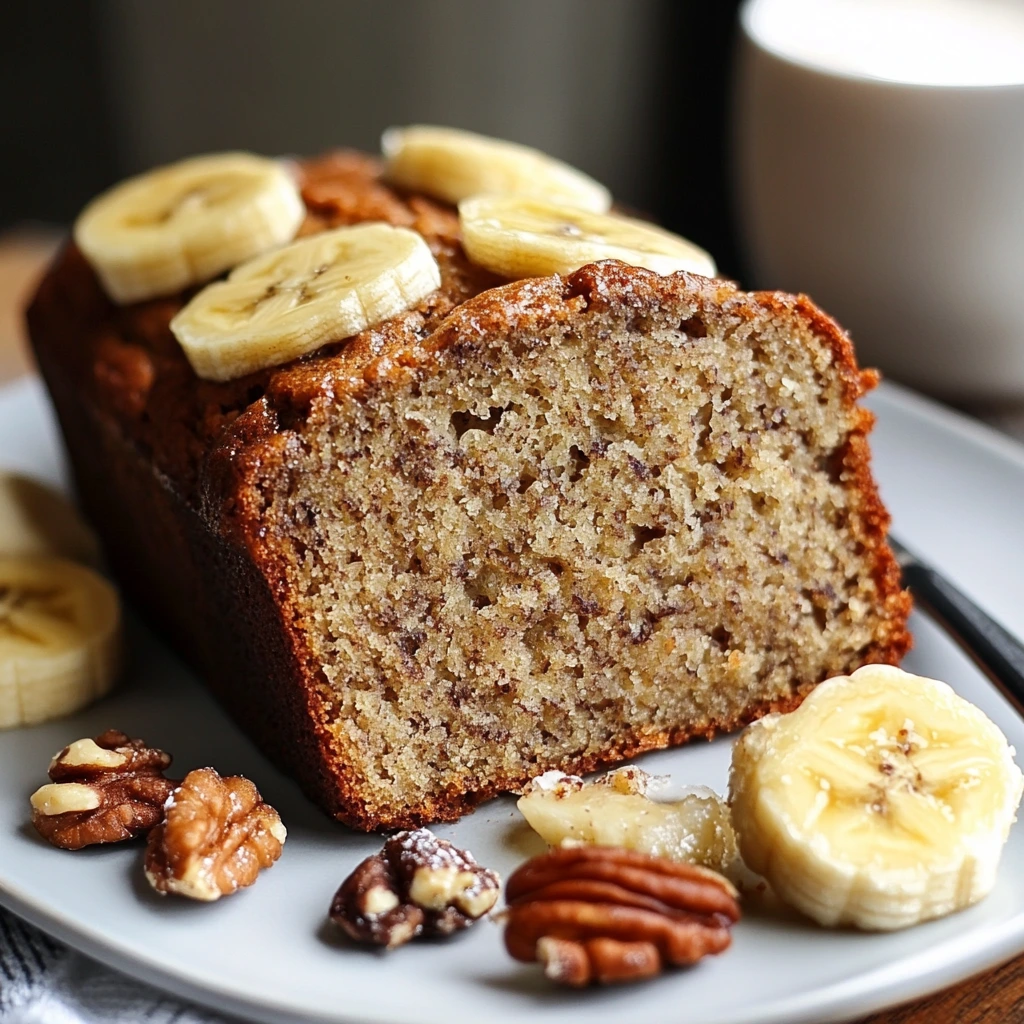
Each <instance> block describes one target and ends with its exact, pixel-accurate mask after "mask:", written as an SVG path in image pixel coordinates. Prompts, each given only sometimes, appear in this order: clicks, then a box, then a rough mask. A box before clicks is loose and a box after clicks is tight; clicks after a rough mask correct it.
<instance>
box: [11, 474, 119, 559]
mask: <svg viewBox="0 0 1024 1024" xmlns="http://www.w3.org/2000/svg"><path fill="white" fill-rule="evenodd" d="M3 555H60V556H62V557H64V558H70V559H72V560H73V561H76V562H90V563H95V562H96V561H98V559H99V546H98V545H97V543H96V537H95V536H94V535H93V533H92V531H91V530H90V529H89V527H87V526H86V525H85V523H83V522H82V519H81V517H80V516H79V515H78V513H77V512H76V511H75V509H74V507H73V506H72V505H71V503H70V502H69V501H68V500H67V499H66V498H65V497H64V496H63V495H61V494H58V493H57V492H56V491H55V490H53V489H52V488H50V487H47V486H46V485H45V484H41V483H40V482H39V481H38V480H33V479H32V478H31V477H28V476H22V475H21V474H20V473H6V472H2V471H0V556H3Z"/></svg>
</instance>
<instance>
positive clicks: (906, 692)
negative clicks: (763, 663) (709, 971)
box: [730, 665, 1024, 930]
mask: <svg viewBox="0 0 1024 1024" xmlns="http://www.w3.org/2000/svg"><path fill="white" fill-rule="evenodd" d="M1022 788H1024V776H1022V774H1021V771H1020V769H1019V768H1018V767H1017V765H1016V764H1015V763H1014V760H1013V750H1012V748H1011V747H1010V746H1009V744H1008V743H1007V741H1006V738H1005V737H1004V736H1003V734H1002V732H1000V730H999V728H998V727H997V726H996V725H995V724H994V723H993V722H991V721H990V720H989V719H988V718H986V716H985V715H984V714H983V713H982V712H981V711H980V710H979V709H978V708H976V707H974V705H972V704H969V703H968V702H967V701H966V700H964V699H963V698H962V697H959V696H957V694H956V693H954V692H953V690H952V689H951V688H950V687H949V686H947V685H946V684H945V683H940V682H938V681H936V680H934V679H925V678H923V677H921V676H914V675H910V674H909V673H907V672H903V671H901V670H900V669H897V668H893V667H891V666H887V665H886V666H883V665H868V666H865V667H864V668H860V669H858V670H857V671H856V672H854V673H853V675H851V676H839V677H837V678H835V679H830V680H828V681H827V682H824V683H822V684H821V685H820V686H819V687H818V688H817V689H815V690H814V691H813V692H812V693H811V695H810V696H809V697H808V698H807V699H806V700H805V701H804V703H803V704H802V705H801V707H800V708H798V709H797V710H796V711H794V712H792V713H791V714H788V715H777V714H776V715H769V716H768V717H766V718H763V719H762V720H761V721H760V722H756V723H755V724H754V725H752V726H750V727H749V728H748V729H747V730H746V731H745V732H744V733H743V735H742V736H741V737H740V739H739V741H738V742H737V743H736V746H735V748H734V749H733V760H732V772H731V776H730V803H731V805H732V812H733V824H734V825H735V827H736V831H737V833H738V835H739V843H740V853H741V855H742V856H743V859H744V861H745V862H746V864H747V866H748V867H750V868H751V869H752V870H753V871H756V872H758V873H760V874H762V875H764V876H765V878H767V880H768V882H769V883H770V884H771V886H772V888H773V889H774V890H775V891H776V892H777V893H778V895H779V896H780V897H781V898H782V899H783V900H785V901H786V902H787V903H789V904H790V905H792V906H794V907H796V908H797V909H798V910H801V911H803V912H804V913H805V914H807V915H808V916H809V917H812V918H814V920H816V921H818V922H819V923H820V924H823V925H855V926H857V927H859V928H865V929H872V930H891V929H895V928H905V927H907V926H909V925H913V924H917V923H918V922H920V921H926V920H928V919H930V918H934V917H941V916H943V915H945V914H949V913H952V912H953V911H955V910H960V909H963V908H964V907H968V906H970V905H971V904H973V903H976V902H977V901H978V900H980V899H982V898H983V897H984V896H985V895H987V894H988V892H989V891H990V890H991V888H992V886H993V884H994V883H995V878H996V870H997V868H998V865H999V858H1000V855H1001V853H1002V849H1003V845H1004V843H1005V842H1006V838H1007V835H1008V833H1009V829H1010V826H1011V824H1012V823H1013V821H1014V815H1015V812H1016V810H1017V805H1018V804H1019V803H1020V799H1021V791H1022Z"/></svg>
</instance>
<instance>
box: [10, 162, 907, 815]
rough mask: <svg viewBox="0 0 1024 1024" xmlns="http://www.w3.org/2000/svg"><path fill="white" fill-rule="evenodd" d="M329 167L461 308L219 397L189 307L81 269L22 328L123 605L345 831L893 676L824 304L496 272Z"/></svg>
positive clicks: (435, 207) (588, 273)
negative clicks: (506, 280)
mask: <svg viewBox="0 0 1024 1024" xmlns="http://www.w3.org/2000/svg"><path fill="white" fill-rule="evenodd" d="M303 173H304V186H303V195H304V198H305V201H306V203H307V207H308V209H309V217H308V219H307V223H306V226H305V227H304V228H303V232H312V231H316V230H320V229H323V228H328V227H333V226H338V225H341V224H347V223H355V222H359V221H362V220H384V221H387V222H389V223H392V224H396V225H400V226H405V227H411V228H412V229H413V230H416V231H418V232H419V233H420V234H422V235H423V236H424V237H425V238H426V240H427V242H428V244H429V245H430V247H431V251H432V252H433V253H434V256H435V257H436V259H437V261H438V265H439V267H440V269H441V287H440V289H439V290H438V291H437V292H435V293H433V294H431V295H430V296H428V297H427V298H425V299H423V300H422V301H421V302H420V303H419V304H418V305H417V306H415V307H414V308H413V309H411V310H409V311H407V312H406V313H404V314H401V315H399V316H397V317H395V318H393V319H392V320H389V321H386V322H384V323H383V324H380V325H378V326H377V327H374V328H371V329H369V330H367V331H364V332H363V333H362V334H360V335H357V336H356V337H355V338H353V339H351V340H348V341H347V342H345V343H343V344H337V345H334V346H330V347H328V348H327V349H325V350H322V351H321V352H319V353H317V354H316V355H314V356H312V357H309V358H308V359H306V360H304V361H300V362H298V363H295V364H291V365H289V366H285V367H280V368H277V369H272V370H264V371H260V372H258V373H254V374H251V375H250V376H248V377H244V378H241V379H239V380H236V381H230V382H226V383H223V384H215V383H211V382H201V381H198V380H197V379H196V378H195V377H194V375H193V374H192V373H191V371H190V369H189V367H188V364H187V362H186V361H185V359H184V356H183V355H182V354H181V352H180V350H179V349H178V347H177V345H176V343H175V341H174V339H173V337H172V336H171V335H170V332H169V331H168V329H167V325H168V323H169V321H170V319H171V317H172V316H173V315H174V314H175V312H176V311H177V310H178V309H179V308H180V307H181V301H180V300H164V301H160V302H154V303H150V304H145V305H141V306H137V307H134V308H131V309H127V310H122V311H120V313H115V311H114V310H112V308H111V307H110V305H109V303H108V302H107V300H106V299H105V298H104V297H103V294H102V291H101V290H100V289H99V286H98V284H97V283H96V281H95V278H94V277H93V276H92V274H91V272H90V271H89V269H88V267H86V266H85V265H84V263H83V262H82V260H81V257H80V256H79V255H78V254H77V253H76V252H75V250H74V249H71V250H69V251H67V252H66V253H65V254H64V255H63V257H62V258H61V259H60V261H59V262H58V264H57V265H56V266H55V268H54V269H53V270H52V271H51V272H50V274H49V275H48V277H47V279H46V280H45V281H44V282H43V284H42V286H41V288H40V291H39V294H38V296H37V298H36V300H35V302H34V304H33V307H32V310H31V312H30V323H31V328H32V337H33V342H34V345H35V348H36V352H37V355H38V358H39V361H40V365H41V366H42V368H43V372H44V374H45V376H46V378H47V382H48V384H49V387H50V389H51V393H52V394H53V396H54V400H55V403H56V405H57V408H58V411H59V413H60V416H61V421H62V425H63V427H64V432H65V437H66V439H67V443H68V446H69V450H70V452H71V456H72V462H73V465H74V468H75V473H76V479H77V482H78V488H79V491H80V493H81V494H82V496H83V500H84V502H85V505H86V507H87V508H88V509H89V510H90V512H91V514H92V517H93V519H94V520H95V521H96V522H97V525H98V526H99V527H100V528H101V529H102V530H103V532H104V540H105V543H106V546H107V549H108V552H109V554H110V557H111V560H112V562H113V564H114V565H115V567H116V568H117V571H118V573H119V576H120V578H121V579H122V580H123V582H124V584H125V586H126V588H127V589H128V590H129V592H130V593H132V595H133V596H134V599H135V600H136V602H138V603H139V604H141V605H142V606H143V608H145V609H146V610H147V611H148V613H149V615H150V617H151V618H152V619H154V620H155V621H156V622H157V624H158V625H159V626H160V627H161V628H162V630H163V631H164V632H165V633H167V634H169V635H170V636H171V637H172V638H173V639H174V640H175V642H176V643H177V644H178V645H179V646H180V647H181V648H182V649H183V650H184V651H185V652H186V653H187V654H188V656H189V657H190V658H191V659H192V660H193V662H194V663H195V664H196V665H197V666H198V667H199V668H200V671H201V672H202V673H203V675H204V678H205V679H206V680H207V682H208V683H209V685H210V686H211V687H212V688H213V689H214V691H215V692H216V693H217V694H218V695H219V696H220V698H221V700H222V702H223V703H224V705H225V706H226V707H227V708H228V709H229V710H230V711H231V712H232V713H233V714H234V715H235V717H236V718H237V719H238V720H239V721H240V722H241V723H242V724H243V725H244V726H245V728H246V729H247V730H248V731H249V732H250V733H251V734H252V735H254V736H255V737H256V738H257V739H258V740H259V741H260V743H261V744H262V746H263V747H264V749H265V750H266V751H267V752H268V753H270V754H271V755H272V756H274V757H275V758H276V759H277V760H278V762H279V763H280V764H282V765H283V766H284V767H286V768H287V769H288V770H289V771H291V772H292V773H293V774H294V775H295V776H296V777H297V778H298V779H299V781H300V782H301V783H302V784H303V786H304V787H305V788H306V790H307V792H308V793H310V795H311V796H313V797H314V798H315V799H316V800H317V801H318V802H319V803H320V804H321V805H322V806H324V807H325V808H326V809H327V810H328V811H329V812H330V813H331V814H333V815H335V816H337V817H338V818H339V819H341V820H342V821H345V822H347V823H349V824H351V825H354V826H356V827H359V828H364V829H372V828H383V827H387V828H393V827H409V826H413V825H419V824H422V823H425V822H429V821H437V820H444V819H452V818H455V817H457V816H458V815H460V814H462V813H464V812H465V811H466V810H468V809H469V808H471V807H472V806H473V805H474V804H476V803H478V802H479V801H481V800H483V799H486V798H487V797H489V796H491V795H494V794H496V793H500V792H502V791H504V790H508V789H516V788H518V787H521V786H522V785H523V784H524V783H525V782H527V781H528V780H529V779H530V778H533V777H535V776H536V775H537V774H539V773H540V772H542V771H544V770H546V769H550V768H559V769H561V770H563V771H569V772H577V773H578V772H583V771H587V770H590V769H592V768H594V767H597V766H599V765H603V764H610V763H614V762H621V761H623V760H625V759H627V758H630V757H632V756H634V755H636V754H638V753H640V752H642V751H645V750H651V749H657V748H660V747H665V746H667V745H670V744H676V743H681V742H684V741H685V740H687V739H689V738H691V737H698V736H699V737H704V736H709V735H712V734H713V733H715V732H717V731H721V730H729V729H734V728H737V727H738V726H739V725H741V724H743V723H744V722H747V721H749V720H751V719H753V718H755V717H757V716H758V715H760V714H763V713H764V712H766V711H768V710H771V709H776V708H788V707H792V706H795V705H796V704H797V703H798V702H799V701H800V699H801V698H802V696H803V695H804V694H806V693H807V692H808V691H809V690H810V688H811V687H812V686H813V685H814V684H815V683H817V682H818V681H820V680H821V679H824V678H825V677H826V676H828V675H832V674H835V673H837V672H845V671H849V670H851V669H853V668H855V667H856V666H858V665H860V664H863V663H865V662H872V661H880V662H895V661H897V660H898V659H899V657H900V656H901V655H902V654H903V652H904V651H905V650H906V648H907V646H908V643H909V637H908V635H907V632H906V616H907V612H908V607H909V599H908V598H907V596H906V594H905V593H904V592H903V591H902V590H901V589H900V586H899V576H898V570H897V567H896V565H895V562H894V560H893V558H892V556H891V554H890V552H889V549H888V547H887V546H886V543H885V527H886V523H887V516H886V513H885V510H884V508H883V507H882V505H881V504H880V502H879V499H878V495H877V492H876V489H875V485H874V483H873V481H872V478H871V475H870V471H869V468H868V447H867V441H866V433H867V431H868V429H869V426H870V422H871V416H870V414H869V413H868V412H866V411H864V410H862V409H860V408H859V407H858V406H857V404H856V403H857V399H858V398H859V397H860V395H861V394H862V392H863V391H864V390H865V389H866V388H867V387H868V386H870V385H871V384H872V383H873V381H874V376H873V375H871V374H869V373H861V372H860V371H859V370H858V369H857V367H856V364H855V362H854V358H853V353H852V349H851V347H850V343H849V341H848V339H847V338H846V336H845V335H844V334H843V333H842V332H841V331H840V330H839V328H838V327H837V326H836V325H835V324H834V323H833V322H832V321H831V320H829V319H828V318H827V317H825V316H824V315H823V314H822V313H821V312H820V311H819V310H818V309H817V308H816V307H815V306H814V305H813V304H812V303H811V302H809V301H808V300H807V299H806V298H803V297H794V296H788V295H783V294H779V293H753V294H748V293H744V292H741V291H739V290H738V289H736V288H735V287H734V286H733V285H731V284H728V283H726V282H723V281H716V280H710V279H708V278H703V277H698V276H693V275H688V274H685V273H680V274H673V275H670V276H664V277H663V276H658V275H657V274H654V273H651V272H648V271H645V270H640V269H637V268H633V267H627V266H624V265H622V264H617V263H612V262H609V263H602V264H597V265H590V266H587V267H584V268H583V269H582V270H580V271H578V272H576V273H574V274H572V275H569V276H568V277H557V276H552V277H546V278H538V279H533V280H526V281H520V282H516V283H512V284H502V283H501V282H500V281H499V280H497V279H495V278H494V277H492V276H491V275H489V274H487V273H485V272H484V271H482V270H480V269H479V268H476V267H474V266H473V265H472V264H471V263H469V261H468V260H467V259H466V257H465V255H464V253H463V252H462V250H461V247H460V244H459V234H458V231H459V229H458V219H457V216H456V214H455V211H454V210H452V209H451V208H449V207H446V206H443V205H441V204H438V203H434V202H432V201H430V200H429V199H427V198H425V197H422V196H416V195H400V194H398V193H396V192H394V191H392V190H390V189H389V188H388V187H387V186H386V185H385V184H383V183H382V182H381V180H380V178H379V176H378V175H379V170H378V168H377V166H376V165H375V164H374V163H373V162H371V161H368V160H366V159H364V158H360V157H357V156H351V155H343V156H337V157H332V158H329V159H325V160H323V161H320V162H318V163H314V164H309V165H306V167H305V169H304V172H303ZM495 285H498V287H495ZM125 367H138V368H139V372H135V371H134V370H133V371H132V372H131V373H130V374H129V373H126V372H125ZM143 371H144V372H143ZM128 381H131V382H140V381H141V382H143V384H142V386H138V385H137V383H132V384H131V385H129V383H128Z"/></svg>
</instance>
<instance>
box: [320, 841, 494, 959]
mask: <svg viewBox="0 0 1024 1024" xmlns="http://www.w3.org/2000/svg"><path fill="white" fill-rule="evenodd" d="M500 885H501V883H500V880H499V879H498V876H497V874H495V872H493V871H490V870H488V869H487V868H484V867H481V866H480V865H479V864H477V862H476V861H475V860H474V859H473V855H472V854H471V853H469V852H467V851H465V850H460V849H458V848H457V847H454V846H452V844H451V843H449V842H447V841H446V840H444V839H438V838H437V836H435V835H434V834H433V833H432V832H430V831H429V830H428V829H425V828H421V829H417V830H416V831H415V832H399V833H398V835H396V836H392V837H391V838H390V839H389V840H388V841H387V842H386V843H385V844H384V847H383V849H382V850H381V851H380V853H378V854H376V855H375V856H373V857H367V858H366V860H364V861H363V862H362V863H361V864H360V865H359V866H358V867H357V868H356V869H355V871H353V872H352V874H351V875H349V876H348V878H346V879H345V881H344V882H342V884H341V888H340V889H339V890H338V892H337V893H336V895H335V897H334V902H333V903H332V904H331V920H332V921H334V922H335V923H336V924H338V925H340V926H341V927H342V928H344V929H345V931H346V932H347V933H348V934H349V935H350V936H351V937H352V938H353V939H355V940H356V941H357V942H366V943H372V944H374V945H378V946H386V947H387V948H388V949H394V948H395V947H396V946H401V945H404V944H405V943H406V942H408V941H409V940H410V939H414V938H416V937H417V936H418V935H450V934H451V933H452V932H454V931H458V930H459V929H461V928H467V927H469V925H471V924H472V923H473V922H474V921H475V920H477V919H478V918H480V917H483V915H484V914H486V913H487V911H489V910H490V909H491V907H493V906H494V904H495V902H496V901H497V899H498V890H499V888H500Z"/></svg>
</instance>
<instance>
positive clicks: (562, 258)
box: [459, 196, 715, 278]
mask: <svg viewBox="0 0 1024 1024" xmlns="http://www.w3.org/2000/svg"><path fill="white" fill-rule="evenodd" d="M459 221H460V223H461V225H462V239H463V241H462V244H463V246H464V248H465V250H466V254H467V255H468V256H469V258H470V259H471V260H472V261H473V262H474V263H476V264H478V265H479V266H481V267H486V268H487V269H488V270H491V271H493V272H494V273H496V274H501V275H503V276H504V277H512V278H522V277H543V276H544V275H546V274H571V273H572V272H573V271H574V270H579V268H580V267H582V266H583V265H584V264H587V263H595V262H597V261H598V260H621V261H622V262H623V263H629V264H630V265H632V266H634V267H646V268H647V269H648V270H653V271H655V272H656V273H658V274H671V273H673V272H675V271H677V270H688V271H690V272H691V273H694V274H703V275H704V276H705V277H714V275H715V261H714V260H713V259H712V258H711V257H710V256H709V255H708V253H706V252H705V251H704V250H703V249H701V248H699V247H698V246H696V245H694V244H693V243H692V242H688V241H687V240H686V239H685V238H680V237H679V235H674V234H672V233H671V232H670V231H665V230H663V229H662V228H659V227H655V226H654V225H653V224H647V223H645V222H644V221H640V220H634V219H632V218H631V217H620V216H617V215H616V214H611V213H589V212H587V211H586V210H578V209H574V208H573V207H571V206H566V205H564V204H561V203H553V202H547V201H544V200H539V199H530V198H524V197H521V196H475V197H474V198H472V199H466V200H465V201H464V202H461V203H459Z"/></svg>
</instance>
